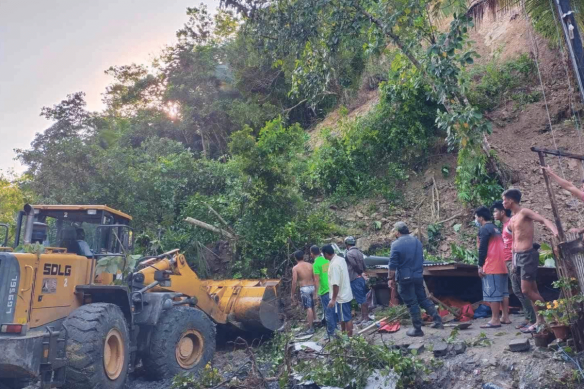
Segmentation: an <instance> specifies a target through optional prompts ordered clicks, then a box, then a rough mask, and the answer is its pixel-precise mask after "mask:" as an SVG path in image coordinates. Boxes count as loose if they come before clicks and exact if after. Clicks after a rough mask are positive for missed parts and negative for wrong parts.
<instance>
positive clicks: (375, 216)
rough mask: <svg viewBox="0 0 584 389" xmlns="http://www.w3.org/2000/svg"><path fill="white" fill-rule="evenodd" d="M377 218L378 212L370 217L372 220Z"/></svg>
mask: <svg viewBox="0 0 584 389" xmlns="http://www.w3.org/2000/svg"><path fill="white" fill-rule="evenodd" d="M379 216H380V215H379V212H375V213H374V214H373V215H371V217H372V218H373V219H379Z"/></svg>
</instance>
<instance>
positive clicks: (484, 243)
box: [475, 207, 510, 328]
mask: <svg viewBox="0 0 584 389" xmlns="http://www.w3.org/2000/svg"><path fill="white" fill-rule="evenodd" d="M475 221H476V223H477V224H478V225H479V226H480V229H479V234H478V246H479V277H481V280H482V283H483V300H484V301H487V302H488V303H489V304H490V305H491V311H492V314H493V316H492V317H491V320H490V321H489V322H488V323H487V324H485V325H482V326H481V328H499V327H501V319H500V311H501V303H502V302H503V299H504V298H505V297H506V298H509V278H508V275H507V268H506V267H505V260H504V258H503V251H504V248H503V239H502V238H501V232H500V231H499V229H498V228H497V227H495V225H494V224H493V215H492V214H491V210H490V209H489V208H487V207H479V208H477V210H476V211H475ZM503 318H504V319H503V323H505V324H509V323H510V321H509V312H505V311H503ZM505 319H506V320H505Z"/></svg>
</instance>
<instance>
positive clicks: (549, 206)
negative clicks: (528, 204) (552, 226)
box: [543, 205, 552, 209]
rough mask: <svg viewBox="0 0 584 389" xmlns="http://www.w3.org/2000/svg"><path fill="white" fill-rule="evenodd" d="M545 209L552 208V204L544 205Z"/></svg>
mask: <svg viewBox="0 0 584 389" xmlns="http://www.w3.org/2000/svg"><path fill="white" fill-rule="evenodd" d="M543 209H552V206H551V205H544V206H543Z"/></svg>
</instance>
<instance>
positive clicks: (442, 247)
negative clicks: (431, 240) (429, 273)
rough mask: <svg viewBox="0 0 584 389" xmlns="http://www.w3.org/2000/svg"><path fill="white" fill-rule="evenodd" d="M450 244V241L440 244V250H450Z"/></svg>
mask: <svg viewBox="0 0 584 389" xmlns="http://www.w3.org/2000/svg"><path fill="white" fill-rule="evenodd" d="M449 247H450V246H449V245H448V243H444V244H442V246H440V251H448V248H449Z"/></svg>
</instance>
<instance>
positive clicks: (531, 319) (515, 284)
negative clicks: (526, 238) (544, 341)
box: [492, 200, 536, 330]
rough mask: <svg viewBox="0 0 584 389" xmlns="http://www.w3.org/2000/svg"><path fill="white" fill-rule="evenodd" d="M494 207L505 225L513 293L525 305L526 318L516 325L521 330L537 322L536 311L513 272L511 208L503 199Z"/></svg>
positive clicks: (495, 215)
mask: <svg viewBox="0 0 584 389" xmlns="http://www.w3.org/2000/svg"><path fill="white" fill-rule="evenodd" d="M492 209H493V217H494V218H495V220H498V221H500V222H501V224H502V226H503V228H502V231H501V236H502V238H503V246H504V251H503V257H504V258H505V265H506V266H507V271H508V273H509V278H510V279H511V288H512V289H513V293H515V296H517V298H518V299H519V302H520V303H521V306H522V307H523V313H524V314H525V320H524V321H523V322H522V323H520V324H518V325H516V326H515V328H517V329H518V330H520V329H522V328H526V327H529V326H530V325H531V324H534V323H535V319H536V318H535V311H534V310H533V305H532V304H531V300H529V299H528V298H527V297H525V296H524V295H523V293H521V280H520V279H519V275H517V274H516V273H515V272H513V234H512V233H511V231H510V230H509V228H507V227H508V226H509V222H510V221H511V210H510V209H505V207H504V206H503V201H501V200H499V201H495V203H494V204H493V207H492ZM508 308H509V300H507V309H508ZM503 312H505V300H503Z"/></svg>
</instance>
